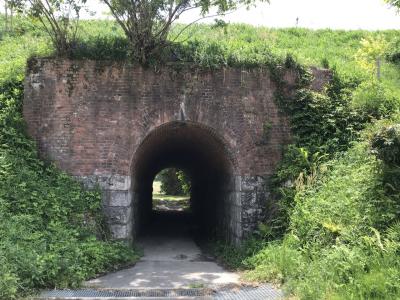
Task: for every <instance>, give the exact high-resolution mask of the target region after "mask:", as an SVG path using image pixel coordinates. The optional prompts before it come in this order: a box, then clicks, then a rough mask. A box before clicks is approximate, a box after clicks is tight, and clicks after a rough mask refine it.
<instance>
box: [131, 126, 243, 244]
mask: <svg viewBox="0 0 400 300" xmlns="http://www.w3.org/2000/svg"><path fill="white" fill-rule="evenodd" d="M166 168H176V169H180V170H182V171H183V172H185V174H187V176H188V177H189V178H190V183H191V188H190V199H189V206H190V207H189V209H188V210H184V211H180V212H177V211H160V210H154V209H153V208H154V205H153V204H154V203H153V202H152V200H153V199H152V194H153V181H154V179H155V176H156V175H157V174H158V173H159V172H160V171H161V170H163V169H166ZM132 174H133V185H132V189H133V191H132V195H133V201H132V203H133V213H134V217H133V220H134V221H133V222H134V224H133V229H134V230H133V232H134V235H135V237H140V236H143V235H149V234H152V233H154V231H158V232H162V231H165V234H167V233H168V234H174V233H176V234H181V233H182V230H184V231H186V233H188V232H190V234H191V235H193V237H202V238H204V237H206V238H211V237H215V236H218V237H221V238H225V239H227V240H229V239H231V237H232V230H234V228H233V227H235V226H234V225H233V224H234V223H237V221H238V220H234V219H235V216H234V215H235V214H234V213H233V212H234V211H235V210H234V209H233V206H234V202H235V200H234V199H235V195H236V193H235V186H234V185H235V183H234V182H235V180H234V161H233V159H232V157H231V154H230V152H229V150H228V148H227V146H226V143H225V142H224V141H223V139H222V138H221V137H219V136H218V135H217V134H216V133H215V132H214V131H213V130H212V129H210V128H208V127H206V126H204V125H201V124H198V123H193V122H183V121H176V122H171V123H167V124H164V125H161V126H159V127H157V128H156V129H154V130H153V131H152V132H150V133H149V134H148V135H147V136H146V137H145V139H144V140H143V142H142V143H141V144H140V146H139V147H138V149H137V151H136V153H135V156H134V161H133V164H132ZM236 215H237V213H236Z"/></svg>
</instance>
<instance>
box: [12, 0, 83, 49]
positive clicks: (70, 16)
mask: <svg viewBox="0 0 400 300" xmlns="http://www.w3.org/2000/svg"><path fill="white" fill-rule="evenodd" d="M85 3H86V0H21V1H20V3H19V7H21V8H22V9H24V10H25V12H27V14H28V15H29V16H31V17H32V18H34V19H37V20H39V22H40V23H41V24H42V26H43V28H44V30H45V31H46V32H47V33H48V35H49V36H50V38H51V41H52V43H53V45H54V47H55V49H56V51H57V54H58V55H60V56H65V55H68V54H70V53H71V51H72V49H73V47H74V46H75V44H76V39H77V30H78V22H79V14H80V11H81V10H82V9H83V8H84V4H85Z"/></svg>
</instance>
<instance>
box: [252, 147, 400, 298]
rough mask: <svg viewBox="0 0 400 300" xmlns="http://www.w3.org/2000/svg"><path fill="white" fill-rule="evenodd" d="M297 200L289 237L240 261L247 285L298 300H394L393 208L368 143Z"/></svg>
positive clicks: (399, 291)
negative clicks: (265, 286) (274, 286)
mask: <svg viewBox="0 0 400 300" xmlns="http://www.w3.org/2000/svg"><path fill="white" fill-rule="evenodd" d="M323 168H325V169H326V170H327V171H325V172H324V173H323V175H320V176H319V179H318V180H317V182H316V183H313V184H311V185H307V186H306V187H305V188H304V189H302V190H300V191H299V192H298V193H297V194H296V197H295V200H296V202H295V207H294V208H293V210H292V212H291V214H290V228H289V229H290V230H289V233H287V234H286V235H285V237H284V239H283V241H277V242H270V243H269V244H268V245H267V246H265V247H264V248H263V249H262V250H261V251H259V252H258V253H257V254H256V255H254V256H252V257H250V258H248V259H247V260H245V263H246V265H247V266H249V267H250V268H251V269H252V270H251V271H249V272H248V273H247V275H246V277H247V278H249V279H253V280H258V281H271V280H272V281H275V282H278V283H284V284H285V287H286V290H287V291H288V292H289V293H294V294H295V295H296V296H298V297H299V298H300V299H397V298H399V297H400V281H399V279H400V261H399V260H398V253H399V252H398V251H399V249H400V242H399V229H400V226H399V223H398V221H396V220H398V218H399V216H400V209H399V205H398V204H397V203H396V202H394V201H392V198H391V197H389V195H387V194H386V189H385V182H384V181H383V180H382V176H381V175H382V171H383V169H382V163H381V162H380V161H379V160H377V159H375V158H374V156H373V155H372V154H371V153H370V151H369V148H368V144H367V143H366V142H359V143H356V144H355V145H354V146H353V147H352V148H351V149H350V150H349V151H347V152H346V153H345V154H343V155H340V156H339V157H338V158H336V159H334V160H331V161H329V162H328V163H326V164H324V165H323Z"/></svg>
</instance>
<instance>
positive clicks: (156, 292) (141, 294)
mask: <svg viewBox="0 0 400 300" xmlns="http://www.w3.org/2000/svg"><path fill="white" fill-rule="evenodd" d="M212 294H213V291H212V290H209V289H171V290H169V289H151V290H93V289H85V290H53V291H46V292H43V293H42V294H41V295H40V297H41V298H132V297H135V298H158V297H160V298H161V297H165V298H174V297H204V296H211V295H212Z"/></svg>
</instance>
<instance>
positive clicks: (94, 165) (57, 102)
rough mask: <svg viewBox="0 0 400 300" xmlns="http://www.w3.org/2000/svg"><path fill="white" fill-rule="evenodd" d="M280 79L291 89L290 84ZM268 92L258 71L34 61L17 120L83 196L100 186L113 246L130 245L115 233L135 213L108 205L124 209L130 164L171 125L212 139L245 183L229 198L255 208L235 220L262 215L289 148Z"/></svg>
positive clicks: (264, 74) (321, 78)
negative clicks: (205, 132) (117, 242)
mask: <svg viewBox="0 0 400 300" xmlns="http://www.w3.org/2000/svg"><path fill="white" fill-rule="evenodd" d="M313 71H314V73H315V74H317V78H318V80H316V81H314V83H313V88H315V89H321V88H322V86H323V84H324V82H326V80H328V79H327V78H328V77H327V75H326V73H324V72H320V71H318V70H313ZM285 78H286V79H287V87H288V90H290V89H292V87H293V85H294V81H295V77H294V76H293V75H292V74H288V76H285ZM275 89H276V87H275V85H274V83H273V82H272V81H271V78H270V75H269V73H268V71H267V70H261V69H254V70H241V69H234V68H225V69H221V70H216V71H200V70H194V69H191V68H189V67H187V68H183V69H181V70H179V71H177V70H175V69H173V68H169V67H164V68H161V69H159V70H153V69H144V68H142V67H139V66H134V65H131V64H128V63H123V62H119V63H116V62H98V61H97V62H96V61H87V60H85V61H74V60H56V59H40V60H36V61H33V62H31V64H30V69H29V70H28V74H27V76H26V81H25V100H24V110H23V113H24V118H25V120H26V122H27V128H28V133H29V134H30V135H31V136H32V137H33V138H34V139H35V140H36V141H37V144H38V147H39V152H40V154H41V156H42V157H43V158H45V159H50V160H51V161H53V162H54V163H55V164H56V165H57V166H59V167H60V168H61V169H63V170H65V171H67V172H68V173H69V174H71V175H74V176H77V177H79V178H83V179H84V181H85V183H86V184H87V185H88V186H90V185H92V184H93V183H94V182H99V183H100V186H101V187H102V189H103V190H104V191H105V192H104V195H109V196H104V202H105V206H106V207H115V206H117V207H118V208H112V209H109V211H108V215H112V216H111V217H110V223H111V225H112V226H114V227H115V226H117V225H118V226H119V227H118V230H117V231H118V232H116V233H115V236H116V237H120V238H121V237H122V238H128V237H126V236H125V235H128V234H131V231H132V228H130V229H129V228H127V229H124V228H123V229H121V228H120V226H121V223H123V224H127V227H129V226H131V225H129V222H134V221H132V220H130V219H131V218H132V215H135V213H133V214H131V212H130V211H129V212H123V213H121V214H120V215H118V211H119V210H121V208H120V207H119V205H116V204H115V203H114V204H113V206H108V204H107V203H110V202H112V201H113V200H115V199H114V197H117V198H118V197H119V198H121V199H122V198H123V202H124V204H123V205H121V207H127V208H128V207H129V208H130V207H131V206H132V201H130V200H129V201H128V200H127V197H132V195H134V194H135V193H133V192H132V191H131V184H130V182H131V176H132V174H134V173H135V170H134V166H133V162H134V160H135V157H134V155H135V153H136V151H137V149H138V147H139V145H141V143H142V142H143V140H144V139H145V138H146V136H148V135H149V133H151V132H153V131H154V129H156V128H159V127H160V126H161V125H163V124H168V123H170V122H174V121H188V122H192V123H194V124H200V125H202V126H204V127H205V128H210V129H212V132H213V134H215V135H216V136H218V137H220V139H221V141H223V143H224V146H225V147H226V149H228V151H229V154H230V157H231V158H232V165H233V166H234V168H233V173H234V174H232V175H233V176H234V177H235V178H236V177H238V178H239V180H242V179H240V178H243V184H242V183H241V184H239V185H240V187H238V184H236V188H234V191H235V192H236V193H237V192H239V193H241V190H242V188H243V189H244V190H245V191H244V192H243V193H242V194H243V195H242V196H239V198H240V197H242V198H244V199H247V200H246V201H245V202H246V203H247V204H246V206H249V205H253V206H254V207H252V208H251V209H250V211H247V212H242V213H240V215H242V218H244V216H245V215H246V216H247V215H249V214H253V215H257V216H259V215H260V214H261V213H260V211H261V208H260V207H257V201H258V202H260V201H261V202H262V201H265V199H264V200H262V199H261V200H260V199H258V198H259V197H261V196H259V197H257V195H256V191H257V190H259V191H260V190H261V189H262V184H261V181H260V179H259V178H266V177H268V176H270V175H271V174H273V172H274V170H275V168H276V166H277V164H278V162H279V161H280V159H281V157H282V149H283V146H284V145H286V144H288V143H289V142H290V130H289V126H288V120H287V117H286V116H284V115H283V114H282V113H280V112H279V109H278V107H277V105H276V103H275V102H274V92H275ZM264 124H268V128H269V129H268V133H267V134H266V132H265V126H264ZM249 178H250V179H249ZM251 179H252V180H251ZM121 181H123V182H121ZM128 181H129V182H128ZM127 182H128V183H127ZM246 182H250V184H249V186H247V185H246ZM252 182H253V183H254V182H255V183H254V184H253V183H252ZM249 193H250V194H251V193H254V195H249ZM110 194H111V196H110ZM257 194H259V195H263V196H262V197H265V195H267V194H268V193H266V191H261V192H259V193H257ZM112 195H115V196H112ZM126 195H128V196H126ZM119 198H118V199H119ZM231 198H235V199H237V198H238V197H237V196H235V197H231ZM254 199H255V200H254ZM235 201H237V200H235ZM114 202H115V201H114ZM253 202H254V203H253ZM133 203H135V201H133ZM249 203H250V204H249ZM240 209H241V208H240ZM239 218H240V217H239ZM249 218H250V219H251V216H250V217H249ZM258 218H259V217H257V219H258ZM113 220H114V221H115V220H116V221H115V222H114V221H113ZM236 221H237V222H239V223H241V224H242V223H243V222H244V221H243V220H236ZM236 221H235V222H236ZM256 221H257V220H253V221H251V222H250V223H253V225H254V224H255V222H256ZM242 227H246V226H242ZM249 227H252V226H251V225H249ZM253 227H254V226H253ZM249 230H250V231H251V228H250V229H249ZM238 235H239V236H241V235H242V234H241V233H238Z"/></svg>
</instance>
